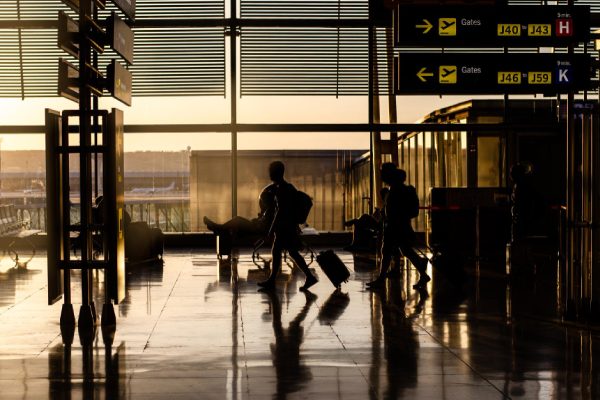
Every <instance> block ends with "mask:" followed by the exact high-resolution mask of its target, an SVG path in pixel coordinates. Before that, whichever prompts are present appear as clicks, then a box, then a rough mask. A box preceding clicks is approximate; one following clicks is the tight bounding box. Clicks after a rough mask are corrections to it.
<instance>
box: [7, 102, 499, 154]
mask: <svg viewBox="0 0 600 400" xmlns="http://www.w3.org/2000/svg"><path fill="white" fill-rule="evenodd" d="M488 97H489V96H488ZM469 98H472V97H469ZM466 99H468V98H467V97H463V96H444V97H442V98H440V97H439V96H398V98H397V102H398V119H399V121H398V122H406V123H411V122H416V121H417V120H419V119H420V118H422V117H423V116H424V115H426V114H428V113H430V112H432V111H434V110H436V109H438V108H441V107H445V106H449V105H452V104H455V103H458V102H461V101H464V100H466ZM100 106H101V108H112V107H117V108H120V109H122V110H124V111H125V123H126V124H209V123H228V122H229V120H230V114H229V99H227V98H223V97H167V98H149V97H138V98H134V100H133V106H132V107H126V106H124V105H123V104H121V103H119V102H118V101H115V100H112V99H110V98H106V97H105V98H103V99H101V104H100ZM76 107H77V104H76V103H73V102H71V101H69V100H66V99H62V98H33V99H26V100H25V101H23V100H21V99H6V98H4V99H0V121H1V122H0V124H2V125H43V124H44V108H52V109H55V110H67V109H74V108H76ZM381 112H382V117H381V121H382V122H387V121H388V114H387V98H385V97H382V99H381ZM367 120H368V114H367V97H366V96H360V97H359V96H347V97H340V98H338V99H336V98H334V97H325V96H322V97H319V96H313V97H301V96H297V97H255V96H252V97H242V98H241V99H239V100H238V122H240V123H366V122H367ZM187 146H190V147H191V148H192V150H202V149H229V146H230V135H229V134H227V133H225V134H224V133H202V134H195V133H185V134H143V135H142V134H130V135H127V136H126V140H125V147H126V151H136V150H166V151H178V150H182V149H185V148H186V147H187ZM368 147H369V137H368V135H366V134H363V133H315V134H306V133H303V134H295V133H268V134H265V133H263V134H260V133H252V134H249V133H243V134H239V148H240V149H365V148H368ZM43 148H44V142H43V137H42V135H2V150H17V149H18V150H25V149H37V150H41V149H43Z"/></svg>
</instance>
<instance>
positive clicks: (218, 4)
mask: <svg viewBox="0 0 600 400" xmlns="http://www.w3.org/2000/svg"><path fill="white" fill-rule="evenodd" d="M19 4H20V10H21V19H23V20H51V19H56V15H57V14H58V11H59V10H62V11H66V12H68V13H69V14H71V15H75V13H74V12H73V11H72V10H71V9H70V8H69V7H68V6H66V5H65V4H64V3H63V2H62V1H61V0H19ZM117 10H118V8H117V7H116V6H114V4H113V3H112V2H111V1H107V7H106V10H102V11H100V16H101V17H103V18H104V17H106V16H108V15H109V14H110V12H111V11H117ZM224 16H225V2H224V1H223V0H221V1H209V0H177V1H173V0H137V2H136V19H138V18H139V19H144V18H161V19H182V18H200V19H205V18H224ZM16 19H17V1H16V0H0V20H16Z"/></svg>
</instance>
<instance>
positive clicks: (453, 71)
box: [439, 65, 458, 84]
mask: <svg viewBox="0 0 600 400" xmlns="http://www.w3.org/2000/svg"><path fill="white" fill-rule="evenodd" d="M439 78H440V83H446V84H456V83H458V68H457V67H456V65H440V69H439Z"/></svg>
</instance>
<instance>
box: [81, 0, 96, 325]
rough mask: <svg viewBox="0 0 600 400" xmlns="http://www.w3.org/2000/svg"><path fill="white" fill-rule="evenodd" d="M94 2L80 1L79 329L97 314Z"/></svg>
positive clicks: (94, 320)
mask: <svg viewBox="0 0 600 400" xmlns="http://www.w3.org/2000/svg"><path fill="white" fill-rule="evenodd" d="M91 15H92V3H91V1H90V0H84V1H82V2H80V5H79V33H80V35H79V37H80V43H79V52H80V53H79V80H80V84H79V144H80V146H81V147H82V148H83V150H84V151H82V152H81V153H80V154H79V194H80V210H81V218H80V227H81V233H80V241H81V265H82V268H81V308H80V310H79V322H78V326H79V331H80V332H81V331H82V330H88V329H93V327H94V325H95V324H96V315H95V311H94V305H93V301H92V288H91V285H90V283H91V280H92V279H91V278H92V274H91V273H92V270H91V269H90V268H89V262H90V261H91V260H92V236H91V230H90V225H91V222H92V163H91V155H90V152H89V151H87V149H88V148H89V147H90V146H91V124H90V118H91V114H92V113H91V107H92V104H91V96H92V94H91V91H90V89H89V84H90V82H89V81H88V71H89V65H91V63H92V49H91V45H90V40H89V38H88V37H89V33H90V32H91V27H90V23H89V21H88V20H89V18H90V16H91Z"/></svg>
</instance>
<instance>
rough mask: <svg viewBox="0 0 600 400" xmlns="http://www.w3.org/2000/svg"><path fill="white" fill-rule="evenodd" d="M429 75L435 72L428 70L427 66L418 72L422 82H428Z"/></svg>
mask: <svg viewBox="0 0 600 400" xmlns="http://www.w3.org/2000/svg"><path fill="white" fill-rule="evenodd" d="M428 76H433V72H427V67H423V68H421V70H420V71H419V72H417V77H418V78H419V79H420V80H421V82H427V79H425V78H426V77H428Z"/></svg>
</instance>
